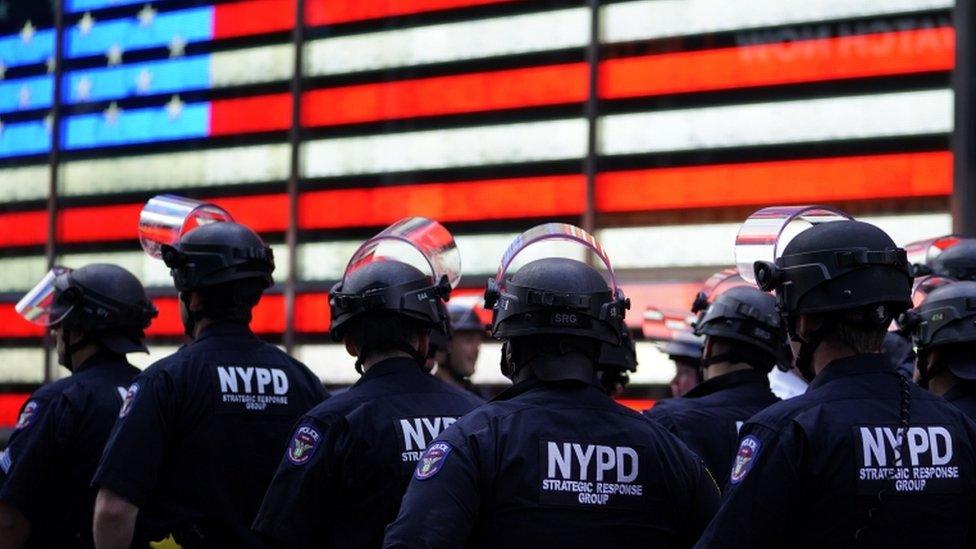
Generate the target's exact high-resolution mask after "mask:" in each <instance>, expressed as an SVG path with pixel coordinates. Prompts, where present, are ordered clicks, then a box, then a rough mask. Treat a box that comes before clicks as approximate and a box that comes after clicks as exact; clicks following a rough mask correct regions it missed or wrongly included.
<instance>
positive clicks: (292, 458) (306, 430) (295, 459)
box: [285, 423, 322, 465]
mask: <svg viewBox="0 0 976 549" xmlns="http://www.w3.org/2000/svg"><path fill="white" fill-rule="evenodd" d="M321 440H322V434H321V433H319V432H318V430H317V429H316V428H315V427H312V426H311V425H309V424H307V423H303V424H301V425H299V426H298V429H295V434H294V435H292V437H291V442H289V443H288V450H286V451H285V456H286V457H287V458H288V461H289V463H291V464H292V465H305V464H306V463H308V462H309V460H311V459H312V456H313V455H314V454H315V450H316V449H318V447H319V442H321Z"/></svg>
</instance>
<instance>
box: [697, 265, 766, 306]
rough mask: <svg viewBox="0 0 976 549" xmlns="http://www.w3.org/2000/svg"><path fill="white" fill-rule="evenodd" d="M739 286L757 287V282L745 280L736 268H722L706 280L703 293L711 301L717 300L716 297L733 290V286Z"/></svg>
mask: <svg viewBox="0 0 976 549" xmlns="http://www.w3.org/2000/svg"><path fill="white" fill-rule="evenodd" d="M739 286H752V287H753V288H755V287H756V286H755V284H752V283H750V282H747V281H745V280H743V278H742V276H741V275H740V274H739V271H738V270H736V269H722V270H721V271H719V272H717V273H715V274H713V275H712V276H710V277H709V278H708V280H706V281H705V285H704V286H702V293H704V294H705V297H707V298H708V301H709V303H711V302H713V301H715V298H716V297H718V296H720V295H722V294H724V293H725V292H727V291H729V290H731V289H732V288H738V287H739Z"/></svg>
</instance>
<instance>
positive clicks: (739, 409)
mask: <svg viewBox="0 0 976 549" xmlns="http://www.w3.org/2000/svg"><path fill="white" fill-rule="evenodd" d="M695 303H696V306H695V309H694V312H700V315H701V316H700V318H699V320H698V321H697V322H696V324H695V334H697V335H701V336H705V350H704V355H703V359H702V365H703V368H702V370H703V377H704V381H703V382H702V383H700V384H699V385H697V386H696V387H695V388H693V389H692V390H690V391H688V392H687V393H685V395H684V396H683V397H681V398H672V399H668V400H663V401H661V402H660V403H659V404H657V405H656V406H655V407H653V408H651V409H650V410H648V411H647V412H645V414H646V415H647V416H648V417H650V418H651V419H653V420H655V421H657V422H659V423H660V424H661V425H663V426H664V427H666V428H667V429H668V430H669V431H671V432H672V433H674V434H675V435H677V436H678V438H680V439H681V440H682V441H684V443H685V444H687V445H688V447H689V448H691V450H692V451H694V452H695V453H696V454H698V455H699V456H701V457H702V459H704V460H705V465H707V466H708V468H709V470H710V471H711V472H712V474H714V475H715V477H716V478H722V479H724V478H725V476H726V475H728V472H729V471H730V470H731V469H732V459H733V457H734V456H735V451H736V449H737V448H738V442H739V434H738V432H739V427H741V426H742V424H743V423H744V422H745V421H746V420H747V419H749V418H750V417H752V416H753V415H755V414H756V413H757V412H759V411H760V410H762V409H763V408H766V407H767V406H769V405H771V404H773V403H775V402H778V401H779V399H778V398H777V397H776V396H775V395H774V394H773V393H772V391H771V390H770V388H769V378H768V377H767V376H768V375H769V372H770V371H771V370H772V369H773V367H774V366H776V365H777V364H780V363H783V362H785V361H786V360H788V351H787V343H786V327H785V326H784V325H783V322H782V320H781V319H780V316H779V313H777V311H776V299H775V298H774V297H773V296H771V295H769V294H766V293H763V292H762V291H760V290H759V289H757V288H753V287H749V286H738V287H735V288H730V289H729V290H727V291H725V292H724V293H722V294H720V295H718V296H717V297H715V298H714V301H713V303H711V304H709V303H708V301H707V298H706V297H705V294H700V297H699V299H698V300H696V302H695Z"/></svg>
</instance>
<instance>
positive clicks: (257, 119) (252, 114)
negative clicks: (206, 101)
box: [210, 93, 291, 136]
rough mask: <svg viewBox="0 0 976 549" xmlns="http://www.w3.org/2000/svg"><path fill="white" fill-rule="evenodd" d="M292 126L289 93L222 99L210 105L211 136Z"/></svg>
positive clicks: (284, 128)
mask: <svg viewBox="0 0 976 549" xmlns="http://www.w3.org/2000/svg"><path fill="white" fill-rule="evenodd" d="M290 127H291V94H289V93H276V94H271V95H258V96H255V97H241V98H237V99H221V100H217V101H213V102H212V103H211V105H210V135H211V136H218V135H235V134H242V133H255V132H267V131H276V130H287V129H288V128H290Z"/></svg>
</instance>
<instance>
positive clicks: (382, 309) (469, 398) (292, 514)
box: [254, 219, 480, 547]
mask: <svg viewBox="0 0 976 549" xmlns="http://www.w3.org/2000/svg"><path fill="white" fill-rule="evenodd" d="M424 221H427V222H428V223H429V225H427V231H429V232H443V233H446V232H447V231H446V229H443V227H441V226H440V225H439V224H436V225H435V223H436V222H433V221H428V220H424ZM399 224H401V225H409V224H410V220H409V219H408V220H403V221H401V222H399ZM396 225H397V224H395V226H396ZM391 230H395V229H393V228H390V229H387V231H391ZM417 232H420V233H423V232H424V230H423V229H417ZM382 234H383V233H381V235H382ZM448 237H449V233H448ZM377 238H379V237H377ZM446 238H447V237H446ZM451 242H452V245H453V239H451ZM364 247H366V248H369V247H370V243H369V242H367V243H366V244H364ZM361 249H362V248H361ZM446 253H456V249H455V250H454V251H453V252H446ZM358 256H359V253H357V254H356V255H355V256H354V257H353V260H351V261H350V263H349V265H350V268H349V269H348V270H347V272H346V274H345V276H344V277H343V280H342V281H341V282H340V283H338V284H337V285H336V286H335V287H334V288H333V290H332V293H331V300H330V307H331V310H332V326H331V329H330V335H331V337H332V338H333V339H334V340H336V341H341V342H343V344H344V345H345V347H346V350H347V351H348V352H349V354H350V355H352V356H354V357H356V369H357V370H358V371H359V372H360V373H361V374H362V377H361V378H360V380H359V381H358V382H356V384H355V385H353V386H352V387H351V388H350V389H349V390H348V391H346V392H344V393H342V394H338V395H336V396H334V397H333V398H331V399H329V400H328V401H326V402H324V403H322V404H321V405H319V406H316V407H315V408H314V409H312V410H311V411H310V412H308V413H307V414H306V415H305V416H304V417H303V418H302V419H301V421H299V423H298V426H297V427H296V429H295V430H294V433H293V435H292V438H291V441H290V442H289V443H288V447H287V449H286V450H285V453H284V456H283V457H281V464H280V466H279V467H278V471H277V473H276V474H275V476H274V480H273V481H272V482H271V486H270V487H269V488H268V492H267V495H266V496H265V498H264V503H263V504H262V506H261V511H260V513H258V516H257V519H256V520H255V521H254V528H255V530H258V531H259V532H262V533H264V534H266V535H267V536H269V537H270V538H273V539H274V540H276V541H277V542H279V543H281V544H283V545H287V546H289V547H292V546H294V547H379V546H380V544H381V543H382V541H383V529H384V527H385V526H386V525H387V524H389V523H390V522H391V521H392V520H393V519H394V518H395V517H396V514H397V510H398V509H399V508H400V500H401V498H402V497H403V492H404V491H405V490H406V488H407V483H408V482H409V480H410V474H411V472H412V471H413V468H414V465H415V464H416V463H417V460H418V459H419V458H420V455H421V453H423V451H424V449H425V448H426V447H427V445H428V444H429V443H430V442H431V441H433V440H434V438H435V437H437V435H439V434H440V433H441V431H443V430H444V429H446V428H447V427H449V426H450V425H451V424H453V423H454V422H455V421H456V420H457V418H459V417H460V416H463V415H464V414H466V413H468V412H470V411H471V410H473V409H474V408H475V407H477V406H478V405H479V404H480V400H479V399H478V398H477V397H475V396H474V395H472V394H471V393H469V392H468V391H464V390H462V389H459V388H456V387H453V386H450V385H448V384H446V383H443V382H441V381H439V380H437V379H435V378H434V377H433V376H431V375H429V374H428V373H427V372H426V371H425V370H424V369H423V363H424V361H425V358H426V356H427V345H428V338H429V332H430V331H431V330H432V329H433V330H445V323H446V321H447V318H446V316H445V315H444V313H445V309H444V308H443V307H442V306H441V305H442V304H443V302H444V300H446V299H447V298H448V297H449V295H450V292H451V285H450V283H448V282H447V280H446V278H447V277H446V275H445V277H444V278H441V277H440V276H438V274H439V273H432V274H425V273H423V272H422V271H420V270H419V269H417V268H416V267H413V266H412V265H410V264H407V263H404V262H402V261H399V260H397V259H396V258H397V257H399V256H393V257H390V258H386V259H383V260H376V261H361V260H360V259H358ZM432 263H433V264H438V263H440V261H438V260H436V259H435V260H433V261H432Z"/></svg>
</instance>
